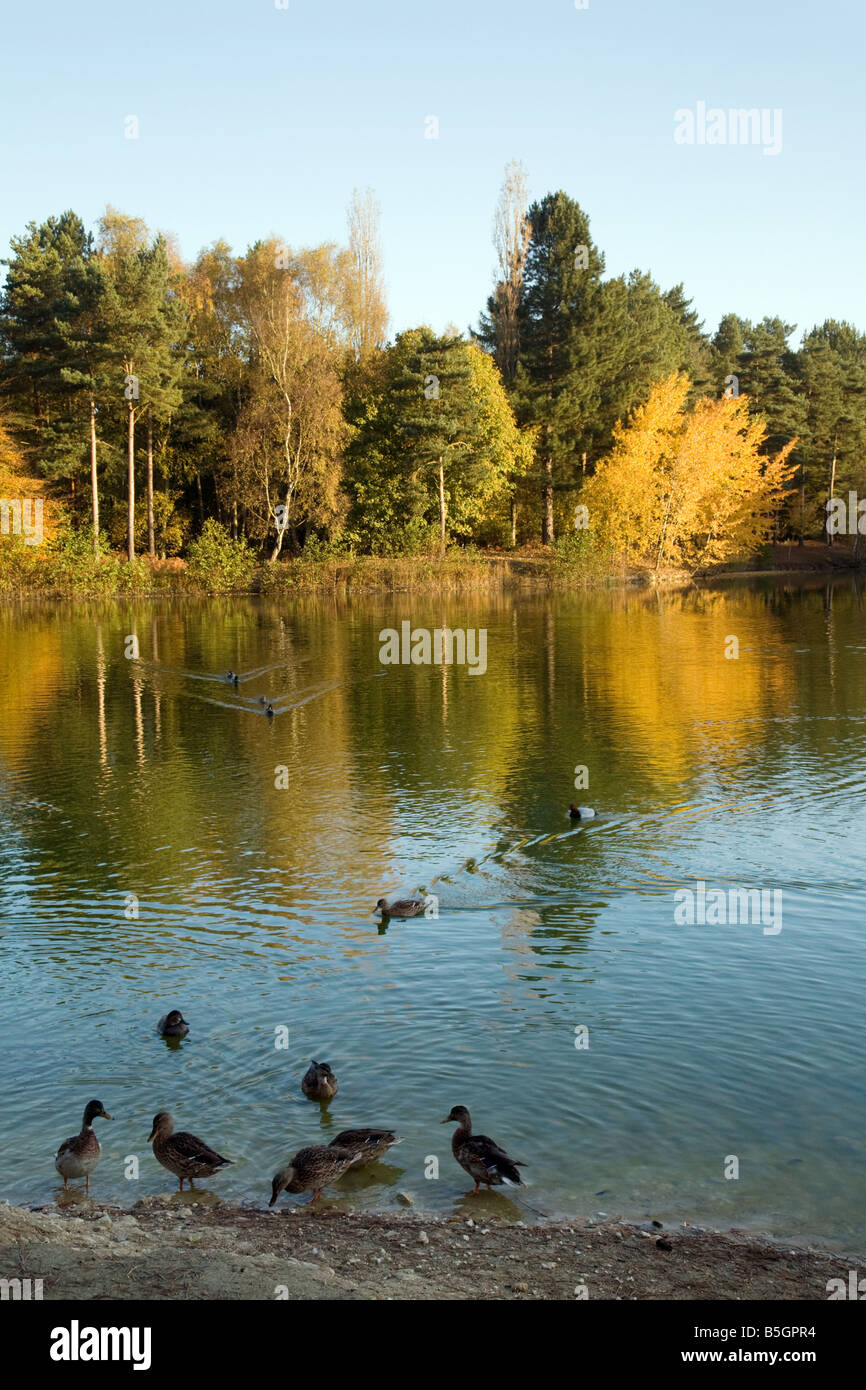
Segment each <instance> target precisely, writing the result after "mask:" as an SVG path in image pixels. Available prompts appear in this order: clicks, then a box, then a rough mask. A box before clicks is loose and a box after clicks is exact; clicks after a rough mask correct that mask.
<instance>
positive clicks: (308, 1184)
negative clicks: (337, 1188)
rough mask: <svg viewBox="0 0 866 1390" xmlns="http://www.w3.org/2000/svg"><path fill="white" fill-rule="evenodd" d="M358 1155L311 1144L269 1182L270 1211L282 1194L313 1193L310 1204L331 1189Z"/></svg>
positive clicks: (329, 1146) (330, 1145) (351, 1151)
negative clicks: (327, 1189)
mask: <svg viewBox="0 0 866 1390" xmlns="http://www.w3.org/2000/svg"><path fill="white" fill-rule="evenodd" d="M360 1157H361V1155H360V1154H359V1153H358V1152H357V1151H356V1150H355V1149H338V1148H336V1147H335V1146H334V1145H333V1144H328V1145H325V1144H314V1145H313V1146H312V1147H311V1148H308V1149H300V1150H299V1151H298V1152H297V1153H296V1154H295V1156H294V1158H293V1159H291V1160H290V1161H289V1163H288V1164H287V1166H286V1167H285V1168H281V1169H280V1171H279V1173H275V1174H274V1177H273V1180H272V1182H271V1200H270V1201H269V1202H268V1206H269V1207H272V1206H273V1205H274V1203H275V1202H276V1200H277V1198H278V1197H279V1195H280V1193H281V1192H306V1191H308V1189H309V1188H312V1189H313V1195H312V1197H311V1199H310V1200H311V1202H315V1200H316V1198H317V1197H320V1196H321V1193H322V1188H323V1187H331V1186H332V1184H333V1183H335V1182H338V1181H339V1179H340V1178H341V1177H342V1176H343V1174H344V1173H348V1171H349V1169H350V1168H351V1167H353V1165H354V1164H355V1163H357V1161H358V1159H359V1158H360Z"/></svg>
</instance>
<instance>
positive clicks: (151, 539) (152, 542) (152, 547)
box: [147, 406, 156, 560]
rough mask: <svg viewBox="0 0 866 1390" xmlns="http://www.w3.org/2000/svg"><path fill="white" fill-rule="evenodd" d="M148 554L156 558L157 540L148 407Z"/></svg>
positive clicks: (151, 425)
mask: <svg viewBox="0 0 866 1390" xmlns="http://www.w3.org/2000/svg"><path fill="white" fill-rule="evenodd" d="M147 553H148V555H149V556H150V558H151V560H154V559H155V558H156V539H155V535H154V526H153V410H152V409H151V407H150V406H148V407H147Z"/></svg>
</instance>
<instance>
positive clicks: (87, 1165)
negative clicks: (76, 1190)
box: [54, 1100, 112, 1192]
mask: <svg viewBox="0 0 866 1390" xmlns="http://www.w3.org/2000/svg"><path fill="white" fill-rule="evenodd" d="M97 1115H101V1116H102V1119H103V1120H110V1119H111V1118H112V1117H111V1115H109V1113H108V1111H107V1110H106V1109H105V1106H104V1105H103V1104H102V1101H101V1100H89V1101H88V1102H87V1105H86V1106H85V1108H84V1119H83V1120H82V1122H81V1133H80V1134H73V1135H72V1138H71V1139H64V1141H63V1143H62V1144H61V1145H60V1148H59V1149H58V1150H57V1156H56V1157H55V1159H54V1167H55V1168H56V1169H57V1171H58V1173H59V1174H60V1176H61V1177H62V1179H63V1186H64V1187H68V1186H69V1179H70V1178H83V1179H84V1190H85V1192H89V1191H90V1174H91V1173H92V1172H93V1170H94V1168H95V1167H96V1165H97V1163H98V1162H99V1155H100V1153H101V1152H102V1150H101V1149H100V1147H99V1140H98V1139H97V1137H96V1135H95V1134H94V1132H93V1126H92V1122H93V1120H95V1119H96V1116H97Z"/></svg>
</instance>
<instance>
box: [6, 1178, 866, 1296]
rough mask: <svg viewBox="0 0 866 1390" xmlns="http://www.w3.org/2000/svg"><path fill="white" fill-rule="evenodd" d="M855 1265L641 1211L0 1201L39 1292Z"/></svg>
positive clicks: (679, 1275)
mask: <svg viewBox="0 0 866 1390" xmlns="http://www.w3.org/2000/svg"><path fill="white" fill-rule="evenodd" d="M659 1241H661V1242H662V1245H661V1246H660V1245H659V1244H658V1242H659ZM665 1247H670V1248H665ZM864 1265H866V1257H864V1256H860V1257H859V1263H858V1257H856V1256H850V1257H849V1256H847V1255H839V1254H836V1253H834V1252H831V1251H828V1250H825V1249H822V1248H820V1247H818V1246H815V1245H799V1246H797V1245H792V1244H790V1243H782V1242H779V1241H775V1240H770V1239H769V1238H767V1237H761V1236H756V1235H755V1234H754V1233H752V1232H745V1231H729V1232H724V1233H723V1232H720V1231H713V1230H709V1229H706V1228H699V1227H686V1226H682V1225H679V1226H677V1225H669V1226H666V1227H665V1228H664V1229H662V1228H661V1227H657V1226H654V1225H653V1224H652V1223H650V1222H646V1223H643V1224H641V1225H635V1224H629V1223H626V1222H620V1221H610V1220H606V1221H600V1222H586V1221H574V1222H569V1223H563V1222H557V1223H551V1224H547V1225H543V1226H523V1225H516V1226H515V1225H502V1224H499V1223H497V1222H495V1221H492V1220H490V1219H489V1218H487V1219H485V1218H484V1217H483V1216H480V1217H479V1219H478V1220H477V1221H476V1220H474V1219H472V1218H460V1219H451V1220H443V1219H438V1218H434V1217H430V1216H420V1215H417V1214H415V1213H410V1212H407V1213H406V1214H405V1215H403V1214H399V1215H395V1214H393V1213H388V1214H385V1215H369V1214H352V1215H347V1214H346V1213H344V1212H340V1211H337V1210H335V1209H333V1208H331V1209H329V1208H328V1207H327V1205H326V1204H323V1205H322V1206H321V1207H317V1208H313V1209H309V1208H307V1207H306V1206H300V1207H284V1208H282V1209H279V1210H276V1211H273V1212H266V1211H261V1210H258V1209H253V1208H250V1209H247V1208H242V1207H241V1208H238V1207H230V1206H227V1205H223V1204H217V1205H199V1204H196V1205H193V1204H191V1203H184V1204H183V1205H181V1204H180V1203H178V1201H177V1200H176V1198H174V1197H156V1198H154V1197H150V1198H146V1199H145V1200H144V1201H142V1202H140V1203H138V1204H137V1206H135V1207H134V1208H133V1209H132V1210H131V1211H123V1210H121V1209H120V1208H118V1207H104V1206H98V1205H93V1206H88V1205H86V1204H81V1205H80V1206H79V1205H76V1206H73V1207H67V1208H57V1207H47V1208H43V1209H41V1210H38V1211H31V1210H28V1209H25V1208H22V1207H12V1206H8V1205H5V1204H3V1205H0V1278H5V1279H12V1278H19V1279H26V1278H30V1279H41V1280H42V1281H43V1298H45V1299H54V1300H63V1299H76V1300H77V1299H82V1300H91V1299H92V1300H99V1299H113V1298H119V1299H130V1300H136V1299H171V1300H184V1299H191V1300H211V1299H229V1300H242V1299H276V1298H280V1297H282V1298H289V1299H338V1300H344V1299H361V1300H382V1299H410V1300H428V1299H432V1300H437V1299H444V1300H454V1299H522V1300H537V1299H540V1300H550V1299H558V1300H561V1299H574V1298H576V1297H587V1298H590V1299H753V1298H766V1299H780V1300H800V1299H820V1300H826V1299H827V1297H828V1293H827V1281H828V1280H829V1279H833V1278H842V1279H845V1280H846V1281H847V1278H848V1271H849V1270H850V1269H852V1268H858V1267H859V1268H861V1269H862V1268H863V1267H864ZM584 1290H585V1292H583V1291H584Z"/></svg>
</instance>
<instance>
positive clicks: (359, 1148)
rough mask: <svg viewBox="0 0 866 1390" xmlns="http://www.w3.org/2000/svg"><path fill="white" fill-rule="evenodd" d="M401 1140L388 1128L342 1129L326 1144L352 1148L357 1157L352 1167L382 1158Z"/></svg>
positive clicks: (332, 1147)
mask: <svg viewBox="0 0 866 1390" xmlns="http://www.w3.org/2000/svg"><path fill="white" fill-rule="evenodd" d="M402 1143H403V1140H402V1139H398V1138H397V1136H396V1134H394V1132H393V1130H390V1129H344V1130H341V1132H340V1133H339V1134H338V1135H337V1137H336V1139H332V1140H331V1142H330V1144H329V1145H328V1148H329V1149H354V1150H355V1151H356V1152H357V1158H356V1159H355V1161H354V1163H353V1164H352V1167H353V1168H363V1167H364V1165H365V1164H367V1163H375V1161H376V1159H378V1158H382V1157H383V1156H384V1155H385V1154H386V1153H387V1152H388V1150H389V1149H390V1148H393V1146H394V1145H395V1144H402Z"/></svg>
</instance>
